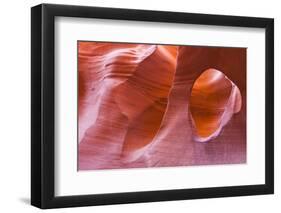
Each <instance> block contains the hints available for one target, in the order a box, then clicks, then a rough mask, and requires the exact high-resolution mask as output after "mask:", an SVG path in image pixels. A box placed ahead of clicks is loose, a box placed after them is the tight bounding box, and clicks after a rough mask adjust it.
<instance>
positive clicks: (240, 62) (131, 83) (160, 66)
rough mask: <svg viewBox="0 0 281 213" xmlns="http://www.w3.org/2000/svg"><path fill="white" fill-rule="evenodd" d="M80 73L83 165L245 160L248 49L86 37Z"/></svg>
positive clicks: (108, 166)
mask: <svg viewBox="0 0 281 213" xmlns="http://www.w3.org/2000/svg"><path fill="white" fill-rule="evenodd" d="M78 75H79V88H78V89H79V97H78V100H79V102H78V108H79V118H78V130H79V132H78V135H79V154H78V169H79V170H91V169H113V168H133V167H161V166H187V165H200V164H226V163H228V164H229V163H243V162H245V159H246V132H245V129H246V121H245V118H246V111H245V110H246V108H245V105H246V104H245V100H246V99H245V96H246V85H245V83H246V80H245V76H246V49H244V48H212V47H189V46H171V45H145V44H119V43H100V42H99V43H95V42H79V44H78ZM235 113H236V114H235ZM198 142H206V143H198Z"/></svg>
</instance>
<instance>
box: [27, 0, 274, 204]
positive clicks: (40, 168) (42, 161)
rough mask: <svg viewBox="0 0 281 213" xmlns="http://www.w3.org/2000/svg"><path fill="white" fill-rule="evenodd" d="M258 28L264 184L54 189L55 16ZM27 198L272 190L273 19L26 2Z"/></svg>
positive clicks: (96, 199) (148, 198) (77, 199)
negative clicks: (261, 33) (261, 32)
mask: <svg viewBox="0 0 281 213" xmlns="http://www.w3.org/2000/svg"><path fill="white" fill-rule="evenodd" d="M58 16H63V17H80V18H100V19H115V20H131V21H146V22H166V23H182V24H200V25H218V26H237V27H250V28H264V29H265V32H266V33H265V34H266V41H265V43H266V48H265V61H266V64H265V76H266V78H265V85H266V91H265V92H266V106H265V107H266V112H265V114H266V118H265V121H266V123H265V132H266V135H265V161H266V162H265V184H261V185H246V186H225V187H213V188H211V187H210V188H198V189H177V190H163V191H145V192H129V193H112V194H91V195H78V196H76V195H73V196H60V197H56V196H55V195H54V189H55V181H54V180H55V170H54V166H55V165H54V163H55V161H54V157H55V156H54V153H55V152H54V150H55V146H54V145H55V137H54V135H55V125H54V122H55V108H54V106H55V99H54V95H55V85H54V82H55V81H54V78H55V75H54V72H55V69H54V65H55V64H54V59H55V54H54V51H55V46H54V45H55V44H54V20H55V17H58ZM31 97H32V98H31V204H32V205H34V206H37V207H39V208H42V209H46V208H60V207H76V206H91V205H106V204H122V203H139V202H154V201H169V200H183V199H197V198H217V197H228V196H245V195H260V194H272V193H274V151H273V149H274V19H271V18H256V17H241V16H225V15H208V14H193V13H178V12H164V11H148V10H131V9H113V8H102V7H86V6H67V5H53V4H41V5H38V6H35V7H32V8H31Z"/></svg>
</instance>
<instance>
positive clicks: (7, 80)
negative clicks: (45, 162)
mask: <svg viewBox="0 0 281 213" xmlns="http://www.w3.org/2000/svg"><path fill="white" fill-rule="evenodd" d="M43 2H44V3H57V4H76V5H77V4H80V5H89V6H104V7H123V8H136V9H150V10H170V11H181V12H195V13H210V14H226V15H243V16H260V17H273V18H275V70H276V72H275V109H276V110H275V132H276V134H275V162H276V163H275V173H276V174H275V179H276V181H275V186H276V187H275V195H265V196H249V197H236V198H219V199H201V200H192V201H190V200H189V201H172V202H158V203H145V204H126V205H112V206H100V207H83V208H72V209H57V210H50V211H51V212H75V211H79V212H92V211H96V212H113V211H114V212H123V213H125V212H132V211H133V212H148V211H152V210H153V211H155V212H171V211H174V212H187V211H189V212H217V213H219V212H228V213H232V212H235V213H237V212H257V211H258V212H266V211H268V212H278V210H277V209H281V168H280V162H281V145H280V143H279V142H280V139H281V131H280V128H281V120H280V115H281V114H280V113H281V111H280V109H281V96H280V90H281V86H280V84H281V74H280V71H279V70H280V68H281V64H280V61H279V58H280V56H281V52H280V51H281V46H280V39H279V38H280V37H281V13H280V8H281V3H279V2H280V1H278V0H276V1H274V0H266V1H259V2H258V1H245V0H235V1H225V0H212V1H203V0H196V1H188V0H183V1H181V0H172V1H164V0H153V1H152V0H150V1H145V0H142V1H134V0H122V1H121V0H119V1H116V0H103V1H102V0H79V1H77V0H76V1H75V0H68V1H66V0H53V1H48V0H45V1H43ZM40 3H42V2H41V1H37V0H29V1H21V0H18V1H16V0H10V1H2V2H1V12H0V16H1V18H0V23H1V24H0V26H1V31H0V37H1V39H0V59H1V60H0V73H1V78H0V94H1V105H0V125H1V126H0V130H1V131H0V132H1V137H0V138H1V142H0V143H1V146H0V147H1V148H0V165H1V167H0V169H1V175H0V202H1V205H0V211H1V212H19V211H20V212H39V211H40V210H39V209H36V208H34V207H32V206H30V205H29V197H30V7H31V6H34V5H37V4H40ZM278 109H279V110H278ZM206 178H207V177H206ZM279 211H280V210H279Z"/></svg>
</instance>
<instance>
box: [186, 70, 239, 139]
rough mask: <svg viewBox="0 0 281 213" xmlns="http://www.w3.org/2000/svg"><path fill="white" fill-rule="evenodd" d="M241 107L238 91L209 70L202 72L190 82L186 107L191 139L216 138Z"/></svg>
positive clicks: (226, 80)
mask: <svg viewBox="0 0 281 213" xmlns="http://www.w3.org/2000/svg"><path fill="white" fill-rule="evenodd" d="M241 104H242V99H241V93H240V90H239V89H238V87H237V86H236V85H235V84H234V83H233V82H232V81H231V80H229V79H228V78H227V76H225V75H224V74H223V73H222V72H220V71H218V70H216V69H212V68H210V69H207V70H206V71H204V72H203V73H202V74H201V75H200V76H199V77H198V78H197V79H196V81H195V82H194V85H193V87H192V91H191V97H190V104H189V108H190V112H191V119H192V121H193V125H194V126H195V139H196V140H197V141H199V142H206V141H209V140H211V139H212V138H215V137H216V136H218V135H219V133H220V131H221V130H222V128H223V127H224V125H226V124H227V123H228V121H229V120H230V119H231V117H232V115H233V114H234V113H238V112H239V111H240V109H241Z"/></svg>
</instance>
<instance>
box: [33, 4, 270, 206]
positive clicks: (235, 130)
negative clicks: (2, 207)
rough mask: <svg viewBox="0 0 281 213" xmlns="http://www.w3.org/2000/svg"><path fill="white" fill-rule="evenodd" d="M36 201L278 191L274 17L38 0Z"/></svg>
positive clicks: (35, 12) (148, 198) (85, 201)
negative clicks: (78, 4) (275, 150)
mask: <svg viewBox="0 0 281 213" xmlns="http://www.w3.org/2000/svg"><path fill="white" fill-rule="evenodd" d="M31 41H32V42H31V43H32V44H31V52H32V54H31V58H32V63H31V78H32V79H31V82H32V85H31V90H32V92H31V95H32V103H31V106H32V109H31V110H32V117H31V120H32V122H31V123H32V126H31V128H32V139H31V149H32V150H31V153H32V154H31V203H32V205H34V206H37V207H39V208H59V207H75V206H89V205H105V204H121V203H137V202H153V201H169V200H182V199H197V198H215V197H226V196H244V195H259V194H272V193H273V191H274V155H273V154H274V152H273V145H274V143H273V141H274V85H273V84H274V20H273V19H271V18H256V17H240V16H225V15H209V14H193V13H177V12H164V11H148V10H131V9H116V8H115V9H113V8H100V7H86V6H67V5H52V4H42V5H38V6H35V7H33V8H32V9H31Z"/></svg>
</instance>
